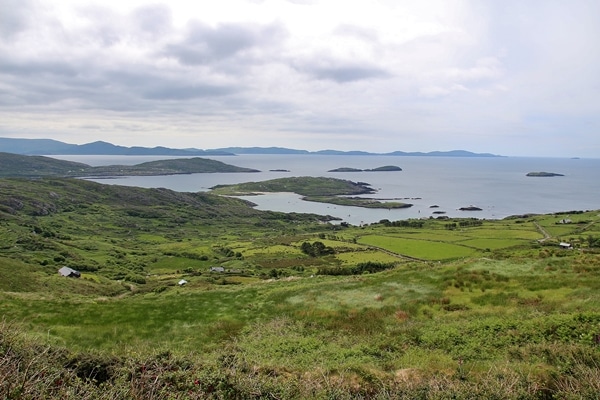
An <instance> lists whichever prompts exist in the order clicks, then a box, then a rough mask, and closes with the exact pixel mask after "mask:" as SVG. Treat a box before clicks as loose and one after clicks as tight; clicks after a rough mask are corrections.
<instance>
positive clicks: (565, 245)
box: [558, 242, 573, 249]
mask: <svg viewBox="0 0 600 400" xmlns="http://www.w3.org/2000/svg"><path fill="white" fill-rule="evenodd" d="M558 245H559V246H560V248H561V249H572V248H573V246H572V245H571V243H567V242H560V243H559V244H558Z"/></svg>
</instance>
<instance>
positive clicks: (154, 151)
mask: <svg viewBox="0 0 600 400" xmlns="http://www.w3.org/2000/svg"><path fill="white" fill-rule="evenodd" d="M0 151H1V152H6V153H14V154H22V155H117V156H190V157H191V156H224V155H235V154H318V155H345V156H363V155H364V156H413V157H414V156H418V157H420V156H423V157H501V156H498V155H495V154H490V153H472V152H470V151H466V150H452V151H432V152H429V153H422V152H404V151H394V152H391V153H369V152H366V151H358V150H355V151H340V150H319V151H307V150H297V149H288V148H285V147H225V148H219V149H207V150H201V149H194V148H192V149H172V148H169V147H162V146H159V147H152V148H150V147H140V146H134V147H125V146H118V145H114V144H111V143H107V142H103V141H97V142H93V143H87V144H81V145H78V144H68V143H63V142H59V141H57V140H52V139H13V138H0Z"/></svg>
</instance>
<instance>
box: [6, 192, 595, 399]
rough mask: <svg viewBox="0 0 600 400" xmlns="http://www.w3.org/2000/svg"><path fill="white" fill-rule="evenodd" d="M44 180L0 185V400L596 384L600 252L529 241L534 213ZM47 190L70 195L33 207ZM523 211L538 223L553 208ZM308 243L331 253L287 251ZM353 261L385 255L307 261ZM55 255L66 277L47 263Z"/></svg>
mask: <svg viewBox="0 0 600 400" xmlns="http://www.w3.org/2000/svg"><path fill="white" fill-rule="evenodd" d="M59 183H60V182H57V183H55V184H50V183H48V182H27V183H23V182H20V183H19V182H16V183H15V182H13V183H11V184H12V185H13V188H12V189H11V190H9V191H3V192H0V201H2V202H3V203H2V204H5V203H6V204H12V203H10V201H11V199H15V198H16V197H15V196H17V193H21V194H20V196H21V197H20V199H21V200H20V201H22V202H23V204H24V207H23V208H22V209H21V210H20V211H19V210H17V211H15V213H14V214H8V213H3V214H0V216H1V219H0V314H1V315H2V318H3V321H4V322H3V323H0V354H1V355H2V356H1V357H0V397H3V398H23V399H24V398H69V396H71V398H72V396H73V394H69V393H75V392H76V393H77V395H78V397H80V398H90V399H93V398H140V399H141V398H165V397H167V396H171V397H173V398H177V397H179V398H203V399H204V398H262V397H264V398H315V399H317V398H341V399H343V398H347V399H350V398H373V399H376V398H380V399H383V398H440V399H441V398H451V397H454V398H490V397H491V398H523V399H528V398H594V397H593V396H595V395H597V393H598V390H597V389H598V381H599V379H600V376H599V374H598V370H599V368H598V366H599V365H600V352H599V349H600V348H599V347H598V337H600V313H599V312H598V310H599V309H600V294H599V293H600V291H599V289H600V279H599V275H598V272H599V271H600V254H599V253H598V251H597V249H595V248H590V247H587V243H588V242H587V241H586V240H584V241H581V242H578V243H577V249H576V250H562V249H560V248H558V246H557V245H556V243H555V241H556V239H557V238H555V237H553V238H550V240H548V241H547V243H538V242H537V239H539V238H541V237H542V236H541V234H540V232H539V231H538V230H537V228H536V226H535V225H534V224H533V223H532V222H531V221H524V222H519V223H516V222H514V221H511V220H506V221H482V222H481V223H480V224H479V223H478V224H477V225H473V221H472V220H419V221H410V222H411V223H412V226H411V225H410V224H407V225H406V226H404V227H403V226H394V225H393V224H391V223H390V224H384V223H380V224H372V225H369V226H365V227H352V226H338V225H329V224H323V223H320V222H317V221H318V219H315V218H314V217H313V216H306V217H302V216H298V217H290V216H285V217H283V216H281V215H280V214H277V213H261V212H256V211H253V210H252V209H246V208H244V207H246V206H243V205H242V204H241V203H239V202H237V201H234V202H231V201H230V200H231V199H228V200H224V202H223V203H222V204H219V201H220V200H219V198H218V197H214V198H213V197H211V196H208V197H206V198H204V197H203V198H202V201H205V202H206V203H198V201H200V200H199V199H198V198H195V197H187V195H181V196H179V195H177V194H175V193H163V192H161V191H159V192H156V191H151V190H137V189H134V190H133V192H129V189H127V190H125V189H118V188H111V189H110V191H112V193H109V194H106V193H103V189H102V187H101V186H100V185H98V186H96V185H90V186H89V187H88V184H87V183H81V184H79V183H76V182H71V181H66V182H64V186H60V185H59ZM19 185H21V186H19ZM53 185H54V186H53ZM79 185H81V186H79ZM36 187H37V190H34V189H35V188H36ZM49 188H53V189H54V191H55V192H56V193H58V194H60V195H61V199H62V196H63V195H64V196H66V194H67V193H68V194H69V196H71V198H72V200H69V201H66V200H64V199H62V200H61V201H62V202H59V203H56V204H54V203H53V206H52V207H49V208H52V209H53V210H54V211H52V212H51V213H49V214H47V215H37V214H36V213H37V212H38V211H39V210H40V207H39V205H36V204H37V203H36V202H37V201H38V200H40V201H41V200H43V201H45V202H48V198H46V197H44V196H46V194H45V193H48V190H49ZM61 188H62V189H61ZM61 190H65V192H62V191H61ZM107 190H108V189H107ZM90 191H92V192H94V191H95V192H97V193H100V194H102V193H103V194H102V195H103V196H106V197H105V198H104V199H100V200H95V199H94V196H90V195H89V192H90ZM115 196H116V197H118V198H120V199H121V200H120V201H122V199H123V198H125V199H127V201H126V203H127V207H126V208H122V207H121V206H119V205H118V204H119V202H118V201H116V199H115ZM75 200H76V201H75ZM154 203H159V204H161V207H159V208H156V209H153V212H152V213H148V212H140V211H143V205H144V204H154ZM200 204H202V205H200ZM75 206H77V208H78V209H79V210H80V211H81V212H78V211H75V210H74V209H73V208H72V207H75ZM42 208H43V207H42ZM63 208H65V209H63ZM139 208H141V209H142V210H140V209H139ZM132 209H136V210H135V212H132ZM156 213H158V214H156ZM535 218H536V220H537V221H538V222H539V223H540V224H541V225H542V226H544V227H546V226H547V227H548V228H549V229H548V230H549V231H550V228H552V227H553V225H552V224H553V223H554V221H555V220H556V218H558V216H537V217H535ZM577 218H581V220H582V221H583V220H585V221H591V222H590V223H586V225H585V230H584V231H582V228H583V226H582V224H576V223H575V224H571V225H566V226H561V227H560V229H561V232H566V233H564V234H565V236H575V237H578V236H579V235H580V234H581V235H584V236H587V235H592V236H593V235H598V236H600V232H599V231H598V230H597V229H598V227H597V225H596V224H595V223H594V221H597V220H598V212H593V213H584V214H577ZM221 222H222V224H221ZM450 223H454V224H456V227H452V226H449V225H448V224H450ZM461 223H462V224H463V225H462V226H461ZM468 224H471V225H468ZM449 228H452V229H449ZM561 234H562V233H561ZM316 241H321V242H322V243H323V244H324V245H325V246H328V247H332V248H333V249H334V254H328V255H325V256H319V257H310V256H308V255H306V254H304V253H302V251H301V245H302V243H304V242H309V243H314V242H316ZM399 255H408V256H411V257H415V258H418V259H419V260H410V259H407V258H403V257H400V256H399ZM368 262H372V263H383V264H388V263H390V264H392V265H393V266H394V267H393V268H392V269H387V270H385V271H383V272H378V273H365V274H361V275H356V276H326V275H319V274H318V271H319V269H321V268H332V267H342V268H347V269H351V268H353V267H355V266H357V265H359V264H362V263H368ZM62 265H69V266H72V267H76V269H77V268H80V269H82V272H83V277H82V279H69V278H63V277H60V276H58V274H57V273H56V270H57V269H58V268H60V267H61V266H62ZM211 266H222V267H223V268H225V271H224V272H210V271H209V268H210V267H211ZM182 278H184V279H186V280H187V281H188V284H186V285H185V286H179V285H177V282H178V281H179V280H180V279H182ZM27 365H30V366H31V367H29V368H28V367H27ZM88 367H89V368H88ZM41 371H43V372H44V375H43V376H42V374H41ZM38 372H40V373H38ZM96 372H102V375H96ZM92 376H102V378H99V379H101V380H102V382H101V384H97V383H99V381H98V380H96V383H94V379H96V378H93V379H92V378H91V377H92ZM103 377H109V378H106V379H104V378H103ZM57 380H60V382H63V383H61V384H60V385H57V384H56V382H57ZM14 382H22V383H23V384H22V385H15V384H14Z"/></svg>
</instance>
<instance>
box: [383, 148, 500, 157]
mask: <svg viewBox="0 0 600 400" xmlns="http://www.w3.org/2000/svg"><path fill="white" fill-rule="evenodd" d="M384 155H386V156H412V157H502V156H499V155H496V154H491V153H472V152H470V151H466V150H451V151H430V152H429V153H422V152H410V153H407V152H404V151H394V152H392V153H386V154H384Z"/></svg>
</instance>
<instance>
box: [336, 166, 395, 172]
mask: <svg viewBox="0 0 600 400" xmlns="http://www.w3.org/2000/svg"><path fill="white" fill-rule="evenodd" d="M387 171H402V168H400V167H398V166H396V165H384V166H383V167H377V168H373V169H360V168H350V167H341V168H336V169H331V170H329V171H327V172H387Z"/></svg>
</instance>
